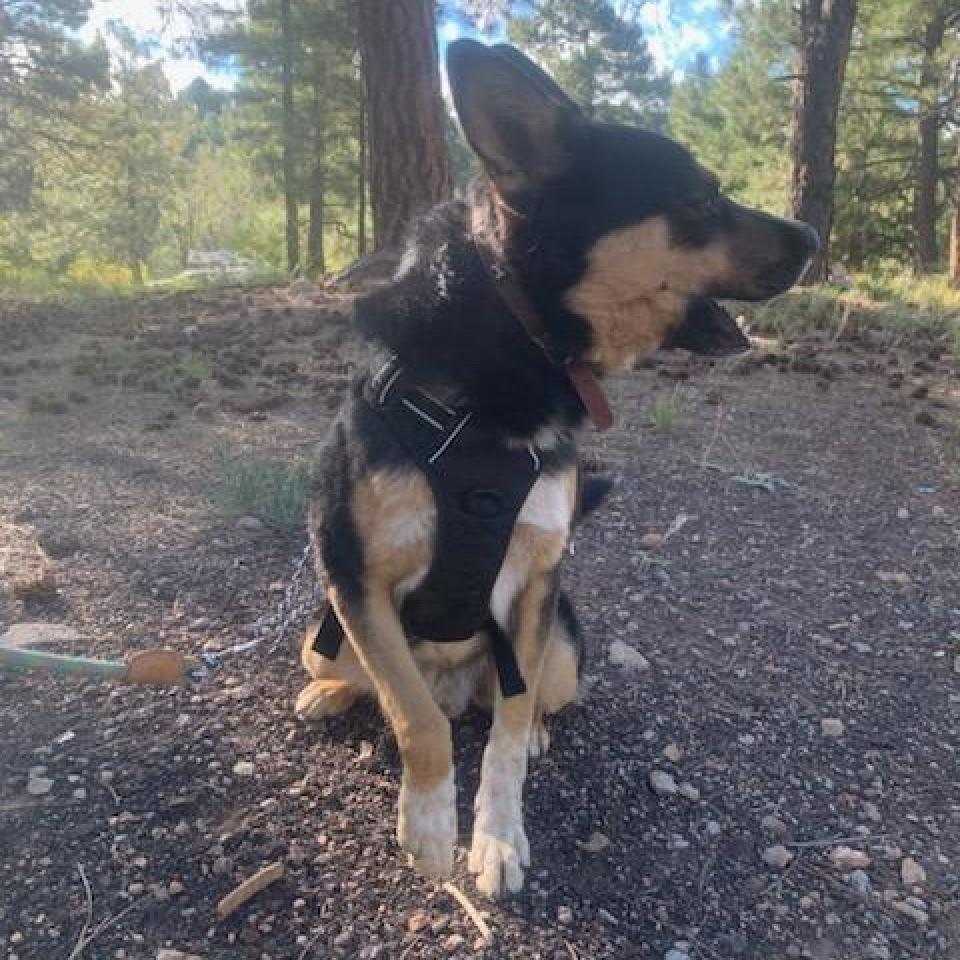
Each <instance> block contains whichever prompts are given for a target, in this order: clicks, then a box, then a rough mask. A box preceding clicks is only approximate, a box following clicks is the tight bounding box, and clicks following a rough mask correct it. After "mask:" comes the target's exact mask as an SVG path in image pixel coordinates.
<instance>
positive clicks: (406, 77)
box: [357, 0, 452, 250]
mask: <svg viewBox="0 0 960 960" xmlns="http://www.w3.org/2000/svg"><path fill="white" fill-rule="evenodd" d="M357 14H358V24H359V28H360V52H361V58H362V61H363V77H364V85H365V89H366V104H367V122H368V136H369V141H370V142H369V149H370V194H371V200H372V202H373V215H374V245H375V246H376V248H377V249H378V250H380V249H382V248H384V247H396V246H399V244H400V243H401V241H402V240H403V237H404V233H405V231H406V229H407V226H408V224H409V223H410V221H411V220H412V219H413V218H414V217H415V216H416V215H417V214H419V213H422V212H423V211H424V210H427V209H429V208H430V207H431V206H433V205H434V204H436V203H438V202H440V201H443V200H447V199H449V197H450V195H451V190H452V181H451V176H450V158H449V156H448V153H447V143H446V138H445V136H444V119H445V116H444V108H443V100H442V98H441V95H440V72H439V70H438V66H437V29H436V19H435V14H434V0H358V2H357Z"/></svg>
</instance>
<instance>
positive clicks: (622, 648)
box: [607, 640, 650, 673]
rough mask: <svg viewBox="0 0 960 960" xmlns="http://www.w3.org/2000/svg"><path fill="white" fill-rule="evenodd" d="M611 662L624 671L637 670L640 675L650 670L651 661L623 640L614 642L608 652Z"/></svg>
mask: <svg viewBox="0 0 960 960" xmlns="http://www.w3.org/2000/svg"><path fill="white" fill-rule="evenodd" d="M607 656H608V657H609V659H610V662H611V663H612V664H613V665H614V666H615V667H620V668H621V669H622V670H635V671H637V672H638V673H640V672H642V671H644V670H649V669H650V661H649V660H648V659H647V658H646V657H645V656H644V655H643V654H642V653H641V652H640V651H639V650H637V649H635V648H634V647H631V646H630V644H628V643H624V642H623V641H622V640H614V641H613V643H611V644H610V649H609V650H608V651H607Z"/></svg>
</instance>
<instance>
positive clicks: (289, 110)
mask: <svg viewBox="0 0 960 960" xmlns="http://www.w3.org/2000/svg"><path fill="white" fill-rule="evenodd" d="M280 37H281V54H280V56H281V64H280V83H281V88H282V90H281V109H282V110H283V145H282V148H283V160H282V164H283V202H284V207H285V209H286V236H287V269H288V270H291V271H292V270H295V269H296V268H297V266H298V265H299V264H300V222H299V219H300V215H299V210H298V205H297V186H296V178H297V170H296V160H295V158H294V142H295V138H296V134H295V132H294V131H295V129H296V117H295V116H294V112H293V26H292V24H291V21H290V0H280Z"/></svg>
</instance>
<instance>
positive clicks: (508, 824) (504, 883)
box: [469, 797, 530, 897]
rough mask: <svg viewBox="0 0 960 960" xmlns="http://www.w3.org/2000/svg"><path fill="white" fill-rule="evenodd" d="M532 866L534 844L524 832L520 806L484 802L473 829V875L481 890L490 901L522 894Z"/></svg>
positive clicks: (471, 851)
mask: <svg viewBox="0 0 960 960" xmlns="http://www.w3.org/2000/svg"><path fill="white" fill-rule="evenodd" d="M529 866H530V844H529V842H528V841H527V834H526V832H525V831H524V829H523V811H522V809H521V807H520V803H519V802H515V803H511V802H509V801H505V798H503V797H501V798H499V802H498V801H497V800H493V801H490V802H489V803H486V802H484V801H483V800H481V801H480V802H479V804H478V810H477V816H476V820H475V822H474V825H473V844H472V846H471V847H470V861H469V867H470V872H471V873H475V874H476V875H477V889H478V890H479V891H480V892H481V893H484V894H486V895H487V896H488V897H499V896H501V895H502V894H503V893H518V892H519V891H520V889H521V888H522V887H523V870H524V868H525V867H529Z"/></svg>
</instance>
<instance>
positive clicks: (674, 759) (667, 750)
mask: <svg viewBox="0 0 960 960" xmlns="http://www.w3.org/2000/svg"><path fill="white" fill-rule="evenodd" d="M663 755H664V756H665V757H666V758H667V759H668V760H669V761H670V762H671V763H679V762H680V758H681V757H682V756H683V751H682V750H681V749H680V748H679V747H678V746H677V745H676V744H675V743H668V744H667V745H666V746H665V747H664V748H663Z"/></svg>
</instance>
